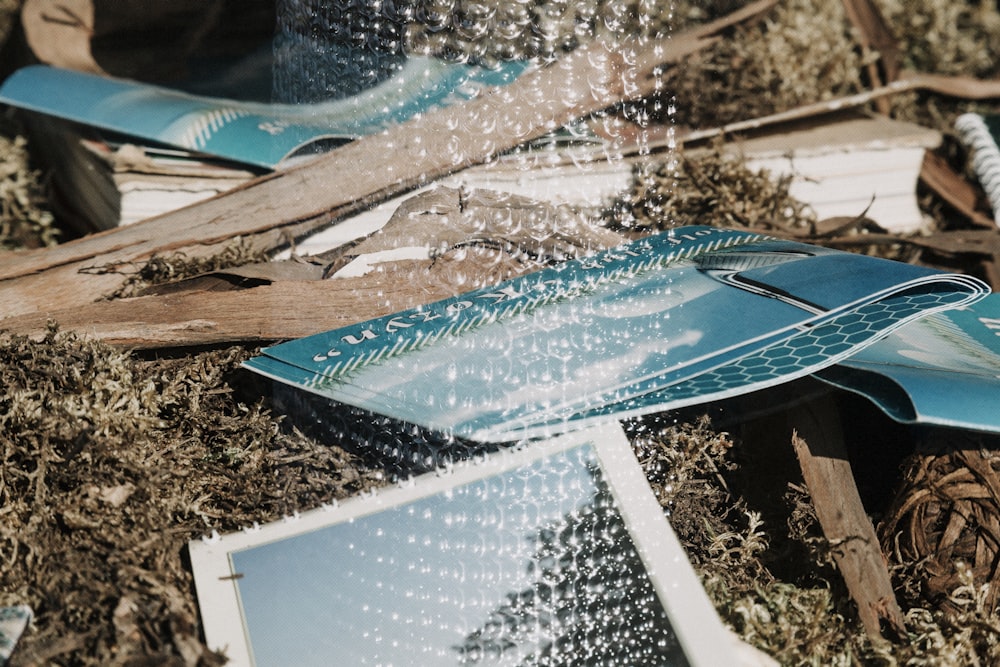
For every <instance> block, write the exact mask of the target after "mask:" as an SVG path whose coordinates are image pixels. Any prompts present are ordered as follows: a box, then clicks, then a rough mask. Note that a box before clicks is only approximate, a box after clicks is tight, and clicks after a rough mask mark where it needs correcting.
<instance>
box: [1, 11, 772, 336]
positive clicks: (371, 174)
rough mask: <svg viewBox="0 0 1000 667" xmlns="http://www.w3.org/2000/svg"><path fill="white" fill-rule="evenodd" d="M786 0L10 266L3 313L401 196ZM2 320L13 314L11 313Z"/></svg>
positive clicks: (512, 89) (72, 297)
mask: <svg viewBox="0 0 1000 667" xmlns="http://www.w3.org/2000/svg"><path fill="white" fill-rule="evenodd" d="M775 3H776V0H760V1H758V2H754V3H751V4H750V5H748V6H747V7H745V8H743V9H741V10H739V11H737V12H735V13H733V14H731V15H729V16H727V17H724V19H721V20H719V21H716V22H713V23H710V24H707V25H705V26H700V27H698V28H697V29H694V30H691V31H687V32H684V33H681V34H678V35H675V36H672V37H670V38H668V39H664V40H658V41H650V42H648V43H636V44H622V45H615V46H608V45H605V44H603V43H593V44H590V45H587V46H585V47H581V48H580V49H578V50H576V51H574V52H572V53H570V54H569V55H567V56H566V57H565V58H562V59H560V60H558V61H556V62H555V63H553V64H552V65H550V66H548V67H545V68H541V69H539V70H536V71H534V72H529V73H528V74H526V75H524V76H522V77H521V78H520V79H519V80H518V81H516V82H514V83H513V84H511V85H510V86H507V87H505V88H498V89H493V90H489V91H487V92H486V93H485V94H484V95H482V96H481V97H479V98H477V99H474V100H471V101H469V102H467V103H464V104H461V105H457V106H454V107H449V108H446V109H443V110H440V111H436V112H433V113H428V114H426V115H424V116H422V117H419V118H415V119H413V120H411V121H409V122H407V123H403V124H401V125H399V126H396V127H394V128H392V129H390V130H388V131H386V132H383V133H381V134H378V135H374V136H368V137H364V138H362V139H359V140H357V141H354V142H351V143H349V144H347V145H346V146H343V147H341V148H338V149H336V150H334V151H331V152H330V153H329V154H327V155H325V156H322V157H320V158H317V159H316V160H314V161H311V162H309V163H308V164H304V165H301V166H299V167H296V168H291V169H288V170H287V171H282V172H279V173H275V174H272V175H268V176H265V177H262V178H260V179H257V180H254V181H251V182H250V183H248V184H246V185H245V186H243V187H240V188H237V189H235V190H233V191H230V192H228V193H226V194H224V195H220V196H218V197H216V198H213V199H210V200H208V201H205V202H201V203H198V204H195V205H192V206H190V207H187V208H184V209H181V210H178V211H174V212H171V213H168V214H165V215H162V216H159V217H156V218H152V219H149V220H146V221H143V222H140V223H138V224H135V225H131V226H128V227H122V228H116V229H114V230H110V231H108V232H104V233H101V234H95V235H93V236H90V237H86V238H84V239H80V240H78V241H73V242H70V243H66V244H64V245H62V246H57V247H55V248H51V249H46V250H43V251H37V252H29V253H25V254H22V255H15V256H13V257H8V258H6V259H5V261H4V262H3V263H2V265H0V313H4V316H13V315H19V314H26V313H44V312H50V311H53V310H55V309H58V308H65V307H72V306H74V305H80V304H83V303H87V302H90V301H94V300H95V299H97V298H100V297H101V296H102V295H103V294H106V293H108V292H110V291H113V290H114V289H115V288H116V287H117V286H118V283H119V281H120V278H119V276H117V275H115V274H112V273H106V272H100V271H95V270H94V269H95V267H105V266H110V267H121V266H126V265H128V264H131V263H136V262H142V261H145V260H147V259H148V258H150V257H151V256H153V255H156V254H164V253H170V252H173V251H179V250H184V251H187V252H197V251H198V249H199V248H203V247H204V246H211V245H216V244H220V243H223V242H225V241H227V240H229V239H232V238H234V237H237V236H244V237H245V236H247V235H254V234H260V233H264V234H265V238H267V243H268V244H271V245H273V244H275V243H276V242H277V236H278V235H276V234H274V232H275V231H279V232H280V231H281V230H289V229H294V230H295V233H296V234H301V233H304V232H305V231H308V230H311V229H316V228H319V227H321V226H324V225H327V224H329V223H330V222H331V221H333V220H334V219H336V218H338V217H341V216H343V215H345V214H347V213H350V212H354V211H358V210H361V209H363V208H365V207H367V206H370V205H371V204H373V203H375V202H377V201H381V200H384V199H387V198H389V197H391V196H393V195H398V194H400V193H402V192H405V191H407V190H409V189H411V188H413V187H416V186H419V185H421V184H424V183H428V182H431V181H433V180H436V179H437V178H440V177H442V176H444V175H447V174H450V173H453V172H455V171H458V170H460V169H463V168H465V167H468V166H471V165H474V164H478V163H482V162H485V161H487V160H489V159H491V158H492V157H493V156H496V155H497V154H498V153H500V152H502V151H504V150H507V149H510V148H513V147H514V146H517V145H519V144H521V143H524V142H525V141H528V140H530V139H533V138H536V137H539V136H542V135H543V134H545V133H546V132H549V131H551V130H553V129H556V128H558V127H560V126H562V125H565V124H567V123H569V122H571V121H573V120H575V119H577V118H580V117H582V116H585V115H588V114H590V113H594V112H597V111H600V110H602V109H605V108H608V107H610V106H613V105H615V104H618V103H620V102H622V101H626V100H632V99H638V98H641V97H643V96H645V95H648V94H650V93H652V92H653V91H655V90H656V89H657V87H658V85H659V80H660V78H661V77H660V68H661V67H663V66H664V65H669V64H671V63H677V62H679V61H680V60H682V59H683V58H685V57H686V56H688V55H690V54H692V53H694V52H696V51H698V50H699V49H701V48H704V47H705V46H707V45H708V44H711V43H712V42H713V41H714V40H716V39H718V35H719V33H720V32H722V31H723V30H725V29H726V28H728V27H729V26H732V25H734V24H735V23H738V22H740V21H743V20H746V19H747V18H752V17H754V16H757V15H759V14H760V13H762V12H764V11H766V10H767V9H769V8H770V7H772V6H773V5H774V4H775ZM0 326H2V320H0Z"/></svg>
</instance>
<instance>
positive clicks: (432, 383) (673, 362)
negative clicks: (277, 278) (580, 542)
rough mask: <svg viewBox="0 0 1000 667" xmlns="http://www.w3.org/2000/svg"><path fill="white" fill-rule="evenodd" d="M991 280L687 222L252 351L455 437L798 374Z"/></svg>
mask: <svg viewBox="0 0 1000 667" xmlns="http://www.w3.org/2000/svg"><path fill="white" fill-rule="evenodd" d="M988 292H989V288H988V286H986V285H985V284H984V283H982V282H981V281H979V280H977V279H975V278H971V277H967V276H962V275H957V274H948V273H943V272H940V271H936V270H933V269H928V268H924V267H917V266H912V265H908V264H903V263H899V262H893V261H889V260H883V259H879V258H874V257H868V256H863V255H855V254H850V253H845V252H840V251H836V250H831V249H825V248H818V247H815V246H810V245H807V244H802V243H796V242H791V241H783V240H777V239H774V238H770V237H767V236H765V235H762V234H757V233H752V232H746V231H737V230H727V229H720V228H712V227H683V228H678V229H676V230H671V231H668V232H664V233H661V234H657V235H653V236H649V237H645V238H641V239H638V240H636V241H632V242H630V243H627V244H625V245H621V246H618V247H616V248H612V249H610V250H606V251H603V252H600V253H596V254H594V255H592V256H590V257H586V258H582V259H575V260H571V261H567V262H564V263H562V264H559V265H556V266H554V267H550V268H547V269H544V270H541V271H538V272H536V273H532V274H528V275H525V276H521V277H518V278H514V279H512V280H509V281H506V282H503V283H500V284H498V285H495V286H489V287H486V288H482V289H479V290H475V291H472V292H468V293H466V294H463V295H459V296H456V297H453V298H450V299H445V300H443V301H438V302H435V303H432V304H429V305H427V306H423V307H419V308H414V309H411V310H408V311H404V312H401V313H396V314H393V315H389V316H385V317H382V318H378V319H374V320H369V321H367V322H363V323H359V324H357V325H355V326H350V327H345V328H342V329H337V330H334V331H330V332H326V333H322V334H318V335H315V336H310V337H306V338H302V339H299V340H293V341H289V342H287V343H283V344H281V345H277V346H273V347H270V348H265V349H264V350H262V354H261V355H260V356H258V357H254V358H252V359H250V360H248V361H247V362H245V364H244V365H245V366H246V367H247V368H248V369H250V370H252V371H255V372H257V373H260V374H262V375H264V376H267V377H270V378H272V379H274V380H276V381H278V382H281V383H285V384H289V385H291V386H293V387H297V388H299V389H301V390H304V391H308V392H312V393H314V394H317V395H319V396H323V397H325V398H327V399H331V400H333V401H337V402H340V403H344V404H347V405H352V406H355V407H358V408H362V409H365V410H369V411H371V412H374V413H378V414H383V415H387V416H390V417H393V418H395V419H398V420H400V421H404V422H409V423H413V424H417V425H420V426H423V427H426V428H428V429H431V430H435V431H439V432H442V433H447V434H449V435H453V436H455V437H459V438H466V439H469V440H473V441H481V442H509V441H517V440H521V439H525V438H535V437H550V436H552V435H556V434H558V433H561V432H565V431H569V430H574V429H577V428H583V427H585V426H586V425H587V424H589V423H591V422H593V421H595V420H597V421H600V420H604V419H608V418H611V417H615V418H625V417H630V416H638V415H642V414H649V413H653V412H662V411H664V410H669V409H673V408H678V407H682V406H686V405H694V404H698V403H703V402H707V401H710V400H714V399H720V398H725V397H729V396H735V395H739V394H742V393H748V392H751V391H755V390H757V389H762V388H765V387H769V386H773V385H775V384H779V383H782V382H787V381H789V380H791V379H794V378H797V377H803V376H805V375H808V374H811V373H814V372H816V371H818V370H820V369H822V368H825V367H828V366H830V365H833V364H835V363H838V362H839V361H841V360H843V359H846V358H848V357H850V356H852V355H853V354H855V353H857V352H858V351H859V350H861V349H863V348H864V347H866V346H868V345H871V344H872V343H874V342H875V341H877V340H878V339H879V338H881V337H883V336H885V335H886V334H888V333H890V332H892V331H893V330H895V329H896V328H898V327H900V326H902V325H903V324H905V323H907V322H909V321H912V320H915V319H918V318H920V317H925V316H927V315H929V314H931V313H934V312H938V311H942V310H947V309H950V308H957V307H961V306H964V305H967V304H970V303H973V302H975V301H977V300H978V299H981V298H982V297H983V296H984V295H985V294H987V293H988Z"/></svg>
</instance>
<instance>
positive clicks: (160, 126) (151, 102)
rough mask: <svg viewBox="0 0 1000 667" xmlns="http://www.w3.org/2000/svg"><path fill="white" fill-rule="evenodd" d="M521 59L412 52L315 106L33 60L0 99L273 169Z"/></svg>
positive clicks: (447, 99)
mask: <svg viewBox="0 0 1000 667" xmlns="http://www.w3.org/2000/svg"><path fill="white" fill-rule="evenodd" d="M526 68H527V64H526V63H524V62H507V63H504V64H502V65H501V66H499V67H498V68H497V69H487V68H482V67H476V66H473V65H467V64H460V63H446V62H444V61H441V60H437V59H434V58H428V57H421V56H411V57H409V58H407V59H406V61H405V62H404V64H403V65H402V66H401V67H400V69H399V70H398V71H397V72H395V73H394V74H393V75H392V76H391V77H390V78H388V79H386V80H385V81H383V82H381V83H379V84H377V85H375V86H373V87H372V88H369V89H368V90H364V91H362V92H360V93H358V94H357V95H353V96H351V97H347V98H343V99H337V100H332V101H328V102H317V103H314V104H264V103H255V102H242V101H236V100H227V99H219V98H211V97H202V96H197V95H191V94H188V93H184V92H181V91H177V90H171V89H169V88H163V87H160V86H153V85H149V84H145V83H139V82H136V81H129V80H125V79H114V78H110V77H103V76H97V75H94V74H87V73H84V72H77V71H73V70H65V69H59V68H55V67H48V66H45V65H32V66H29V67H25V68H23V69H20V70H18V71H17V72H15V73H14V74H12V75H11V76H10V77H9V78H8V79H7V80H6V81H4V83H3V85H2V86H0V103H4V104H9V105H11V106H13V107H17V108H19V109H25V110H28V111H34V112H38V113H43V114H49V115H52V116H57V117H59V118H63V119H66V120H71V121H74V122H77V123H81V124H83V125H87V126H90V127H95V128H99V129H102V130H106V131H112V132H116V133H120V134H123V135H127V136H129V137H133V138H138V139H141V140H144V141H145V142H147V143H148V142H152V143H154V144H161V145H166V146H172V147H176V148H181V149H184V150H187V151H193V152H196V153H202V154H208V155H213V156H216V157H220V158H224V159H227V160H232V161H234V162H238V163H242V164H246V165H252V166H256V167H263V168H266V169H273V168H275V167H277V166H278V165H279V163H281V162H282V161H283V160H285V159H286V158H288V157H289V156H291V155H292V154H294V153H295V152H296V151H298V150H301V149H302V148H304V147H306V146H308V145H309V144H312V143H314V142H317V141H320V140H326V139H340V140H344V141H346V140H350V139H355V138H357V137H360V136H364V135H368V134H373V133H376V132H379V131H381V130H384V129H386V128H387V127H389V126H390V125H392V124H394V123H399V122H402V121H404V120H407V119H409V118H411V117H413V116H415V115H417V114H420V113H425V112H427V111H430V110H431V109H434V108H436V107H442V106H446V105H449V104H453V103H455V102H459V101H462V100H467V99H471V98H472V97H475V96H476V95H478V94H479V93H480V92H481V91H482V90H483V89H484V88H486V87H493V86H502V85H506V84H508V83H511V82H512V81H514V80H515V79H516V78H517V77H518V76H519V75H520V74H521V73H522V72H523V71H524V70H525V69H526Z"/></svg>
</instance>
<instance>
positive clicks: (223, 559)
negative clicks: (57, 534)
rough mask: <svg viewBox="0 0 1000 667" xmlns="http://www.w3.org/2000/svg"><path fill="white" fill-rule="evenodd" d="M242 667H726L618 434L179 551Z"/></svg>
mask: <svg viewBox="0 0 1000 667" xmlns="http://www.w3.org/2000/svg"><path fill="white" fill-rule="evenodd" d="M189 551H190V555H191V563H192V567H193V571H194V576H195V583H196V587H197V593H198V600H199V605H200V607H201V611H202V620H203V624H204V629H205V637H206V641H207V642H208V644H209V646H210V647H212V648H213V649H219V650H222V651H224V652H225V653H226V655H227V656H228V657H229V659H230V660H231V661H232V664H236V665H259V666H266V665H299V666H307V665H331V664H339V665H385V666H388V665H421V666H424V667H430V666H434V665H534V664H546V665H559V664H567V665H569V664H574V665H576V664H594V665H598V664H603V665H607V664H616V665H632V666H637V665H712V666H715V665H734V664H739V663H740V662H742V660H741V659H740V658H739V656H738V654H739V653H740V651H739V648H738V646H737V645H738V640H736V639H735V638H734V635H732V633H731V632H730V631H729V630H728V629H727V628H726V627H725V626H724V625H723V624H722V622H721V621H720V619H719V617H718V616H717V614H716V612H715V610H714V609H713V607H712V605H711V603H710V601H709V599H708V597H707V595H706V593H705V591H704V589H703V588H702V586H701V584H700V582H699V580H698V578H697V576H696V574H695V572H694V570H693V569H692V567H691V565H690V563H689V561H688V560H687V557H686V556H685V554H684V551H683V549H682V547H681V545H680V543H679V542H678V540H677V537H676V536H675V534H674V533H673V530H672V529H671V527H670V524H669V523H668V522H667V519H666V516H665V515H664V512H663V509H662V508H661V507H660V505H659V503H658V502H657V500H656V499H655V497H654V495H653V493H652V491H651V490H650V487H649V484H648V482H647V480H646V478H645V476H644V475H643V473H642V470H641V468H640V466H639V464H638V462H637V461H636V459H635V457H634V455H633V453H632V449H631V447H630V445H629V442H628V440H627V439H626V437H625V434H624V433H623V431H622V429H621V426H620V425H619V424H618V423H617V422H608V423H605V424H601V425H598V426H595V427H593V428H590V429H587V430H583V431H579V432H575V433H570V434H567V435H564V436H561V437H559V438H555V439H551V440H546V441H537V442H532V443H529V444H525V445H522V446H519V447H516V448H511V449H504V450H501V451H499V452H496V453H494V454H490V455H488V456H484V457H481V458H478V459H477V460H475V461H468V462H462V463H459V464H455V465H454V466H451V467H448V468H444V469H441V470H438V471H436V472H432V473H428V474H425V475H422V476H420V477H417V478H411V479H409V480H407V481H406V482H404V483H401V484H397V485H395V486H392V487H388V488H383V489H381V490H379V491H377V492H374V493H370V494H365V495H363V496H359V497H356V498H352V499H350V500H348V501H344V502H341V503H339V504H337V505H335V506H327V507H323V508H320V509H316V510H311V511H309V512H304V513H302V514H300V515H298V516H296V517H294V518H288V519H286V520H283V521H279V522H275V523H272V524H268V525H265V526H262V527H258V528H254V529H248V530H244V531H242V532H239V533H233V534H229V535H225V536H222V537H218V536H215V537H213V538H203V539H201V540H195V541H193V542H191V544H190V548H189Z"/></svg>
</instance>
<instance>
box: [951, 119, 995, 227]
mask: <svg viewBox="0 0 1000 667" xmlns="http://www.w3.org/2000/svg"><path fill="white" fill-rule="evenodd" d="M955 130H957V131H958V134H959V136H960V137H961V139H962V143H964V144H965V145H966V146H967V147H968V148H970V149H971V150H972V153H973V155H972V168H973V170H974V171H975V172H976V177H977V178H979V184H980V185H981V186H982V187H983V190H984V191H985V192H986V198H987V199H988V200H989V202H990V207H991V208H992V209H993V221H994V222H996V223H997V226H1000V148H997V140H996V137H994V136H993V133H992V132H990V129H989V127H987V125H986V121H985V119H984V118H983V117H982V116H981V115H979V114H977V113H965V114H962V115H961V116H959V117H958V118H957V119H956V120H955Z"/></svg>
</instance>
